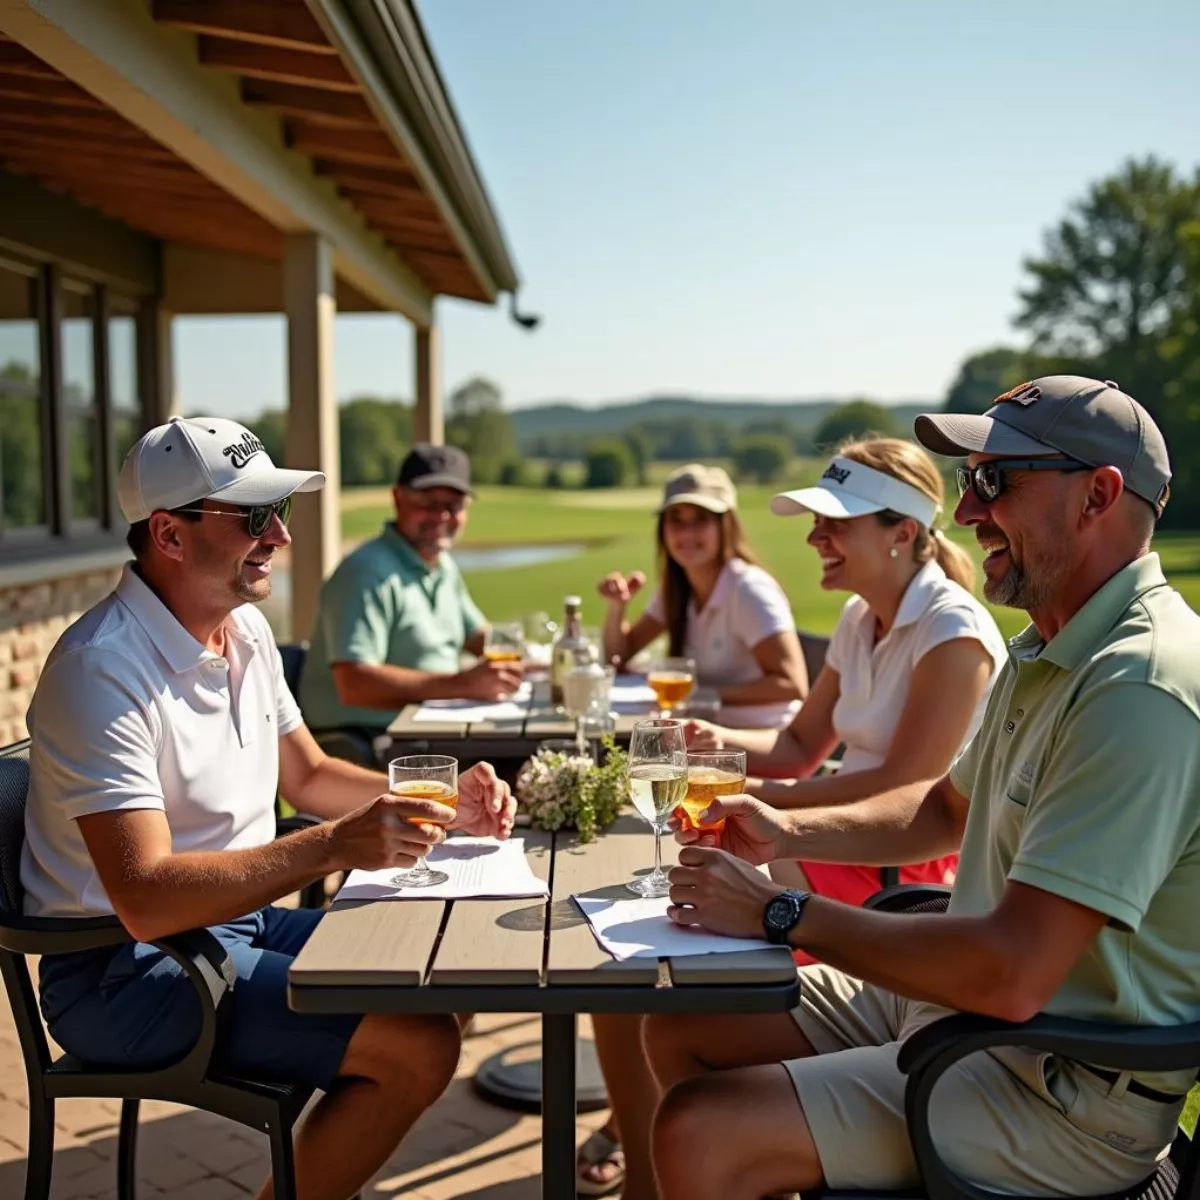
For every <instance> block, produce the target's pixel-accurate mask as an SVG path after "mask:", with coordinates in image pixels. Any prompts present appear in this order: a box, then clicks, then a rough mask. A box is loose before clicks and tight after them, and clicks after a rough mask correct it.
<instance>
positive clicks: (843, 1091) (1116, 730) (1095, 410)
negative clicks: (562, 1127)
mask: <svg viewBox="0 0 1200 1200" xmlns="http://www.w3.org/2000/svg"><path fill="white" fill-rule="evenodd" d="M916 432H917V437H918V438H919V440H920V441H922V442H923V443H924V444H925V445H926V446H927V447H929V448H930V449H931V450H934V451H936V452H938V453H941V454H946V455H953V456H966V457H967V465H966V467H965V468H963V469H961V470H960V473H959V480H960V489H961V490H962V499H961V501H960V502H959V505H958V508H957V511H956V513H955V519H956V520H957V521H958V523H959V524H961V525H966V526H970V527H973V528H974V530H975V534H976V537H977V538H978V540H979V543H980V545H981V546H982V547H983V549H984V550H985V551H986V552H987V557H986V559H985V561H984V567H983V569H984V573H985V575H986V579H987V582H986V584H985V586H984V592H985V594H986V595H987V597H988V598H989V599H990V600H992V601H993V602H995V603H1000V604H1006V605H1011V606H1013V607H1018V608H1023V609H1025V610H1027V611H1028V613H1029V616H1030V620H1031V622H1032V623H1031V625H1030V626H1029V628H1028V629H1026V631H1025V632H1024V633H1022V634H1021V635H1020V636H1019V637H1017V638H1015V639H1013V641H1012V642H1011V643H1010V662H1009V663H1008V664H1007V665H1006V667H1005V668H1004V671H1003V672H1002V674H1001V676H1000V678H999V680H998V681H997V684H996V686H995V688H994V690H993V692H992V696H991V699H990V702H989V706H988V710H987V715H986V717H985V720H984V723H983V726H982V728H981V729H980V732H979V734H978V735H977V737H976V738H975V740H974V741H973V742H972V743H971V744H970V745H969V746H968V748H967V749H966V750H965V751H964V753H963V755H962V757H961V758H960V759H959V760H958V762H957V763H956V764H955V765H954V767H953V768H952V769H951V771H950V773H949V775H948V776H947V777H946V778H944V779H941V780H939V781H937V782H934V783H932V784H925V785H918V786H916V787H913V788H909V789H903V790H899V791H895V792H890V793H887V794H884V795H881V796H877V797H874V798H872V799H870V800H866V801H862V802H860V803H854V804H847V805H843V806H841V807H837V808H826V809H800V810H792V811H788V812H777V811H775V810H773V809H770V808H768V807H767V806H766V805H765V804H762V803H761V802H759V801H756V800H752V799H751V798H750V797H748V796H739V797H730V798H726V799H723V800H719V801H716V802H714V804H713V806H712V808H711V809H710V811H709V814H708V819H709V820H710V821H712V820H715V819H717V818H719V817H725V818H726V823H725V826H724V829H723V831H722V832H721V834H720V835H719V846H718V845H717V839H716V838H714V836H713V835H711V834H701V835H696V834H691V835H682V834H681V835H680V838H681V840H684V841H688V842H689V843H691V844H688V845H686V846H685V847H684V848H683V849H682V850H681V851H680V864H681V865H680V866H679V867H677V868H676V869H675V870H673V871H672V872H671V883H672V890H671V900H672V908H671V909H670V916H671V918H672V919H673V920H675V921H676V922H678V923H680V924H684V925H693V924H700V925H704V926H706V927H708V928H710V929H712V930H715V931H717V932H720V933H725V934H730V935H740V936H752V935H756V934H757V935H758V936H764V935H765V936H766V937H767V938H768V939H769V940H772V941H776V942H779V943H782V944H789V945H792V946H794V947H800V948H803V949H804V950H807V951H809V952H810V953H811V954H813V955H815V956H817V957H818V958H819V959H821V960H822V961H821V963H820V964H819V965H816V966H813V967H806V968H803V969H802V970H801V1000H800V1005H799V1007H798V1008H797V1009H796V1010H795V1011H794V1012H793V1013H791V1014H780V1015H770V1016H763V1017H755V1018H713V1017H697V1018H686V1017H682V1018H681V1017H671V1018H669V1019H668V1018H650V1019H649V1021H648V1024H647V1028H646V1045H647V1048H648V1051H649V1054H650V1058H651V1062H652V1064H653V1065H654V1068H655V1072H656V1074H657V1076H658V1078H659V1080H660V1082H661V1083H662V1084H663V1085H664V1087H665V1088H666V1089H668V1090H667V1091H666V1095H665V1099H664V1100H663V1102H662V1105H661V1107H660V1108H659V1111H658V1116H657V1120H656V1124H655V1131H654V1136H655V1166H656V1170H657V1171H658V1173H659V1183H660V1189H661V1194H662V1198H663V1200H682V1198H683V1197H685V1196H686V1197H688V1200H705V1198H709V1197H711V1198H713V1200H715V1198H716V1197H721V1200H736V1198H745V1200H749V1198H750V1197H760V1196H765V1195H773V1194H776V1193H780V1192H790V1191H800V1192H804V1191H807V1190H809V1189H812V1188H815V1187H817V1186H820V1185H821V1184H822V1183H824V1184H826V1185H828V1186H830V1187H833V1188H838V1189H841V1188H846V1189H898V1188H907V1187H912V1186H915V1185H917V1183H918V1179H917V1173H916V1165H915V1162H914V1160H913V1155H912V1150H911V1147H910V1144H909V1140H908V1135H907V1130H906V1124H905V1116H904V1085H905V1077H904V1076H903V1075H902V1074H901V1072H900V1071H899V1070H898V1068H897V1066H896V1055H897V1052H898V1048H899V1046H900V1044H901V1043H902V1042H903V1041H904V1040H905V1038H907V1037H908V1036H909V1035H911V1034H912V1033H913V1032H914V1031H915V1030H917V1029H919V1028H921V1027H922V1026H923V1025H925V1024H928V1023H929V1022H930V1021H932V1020H935V1019H937V1018H938V1017H940V1016H944V1015H945V1014H946V1013H947V1012H948V1011H950V1010H962V1011H967V1012H977V1013H983V1014H986V1015H990V1016H995V1017H1000V1018H1005V1019H1009V1020H1013V1021H1021V1020H1025V1019H1027V1018H1029V1017H1031V1016H1033V1015H1034V1014H1035V1013H1038V1012H1042V1011H1045V1012H1049V1013H1053V1014H1056V1015H1060V1016H1069V1017H1076V1018H1083V1019H1088V1020H1097V1021H1112V1022H1120V1023H1127V1024H1130V1025H1176V1024H1182V1023H1184V1022H1190V1021H1195V1020H1197V1019H1200V940H1198V939H1197V937H1196V933H1195V917H1196V913H1197V911H1200V617H1197V615H1196V614H1195V613H1194V612H1192V610H1191V609H1190V608H1188V606H1187V605H1186V604H1185V603H1184V601H1183V599H1182V598H1181V597H1180V595H1179V594H1178V592H1176V591H1174V590H1173V589H1172V588H1171V587H1170V585H1169V584H1168V583H1167V581H1166V580H1165V578H1164V577H1163V573H1162V569H1161V567H1160V565H1159V560H1158V556H1157V555H1156V554H1153V553H1151V552H1150V540H1151V537H1152V534H1153V531H1154V525H1155V522H1156V520H1157V518H1158V517H1159V515H1160V514H1161V512H1162V509H1163V506H1164V505H1165V503H1166V500H1167V496H1168V483H1169V480H1170V465H1169V462H1168V458H1167V451H1166V445H1165V443H1164V441H1163V438H1162V435H1161V433H1160V432H1159V430H1158V428H1157V426H1156V425H1155V424H1154V422H1153V420H1152V419H1151V418H1150V416H1149V414H1148V413H1147V412H1146V411H1145V409H1143V408H1142V407H1141V406H1140V405H1138V404H1137V403H1136V402H1135V401H1134V400H1132V399H1131V398H1130V397H1129V396H1127V395H1125V394H1124V393H1122V392H1121V391H1120V390H1119V389H1118V387H1117V385H1116V384H1113V383H1106V382H1100V381H1098V380H1093V379H1084V378H1081V377H1078V376H1066V375H1060V376H1049V377H1046V378H1043V379H1038V380H1034V381H1033V382H1032V383H1028V384H1023V385H1022V386H1021V387H1019V388H1016V389H1014V390H1013V391H1012V392H1010V393H1007V394H1006V395H1004V396H1001V397H999V399H998V400H997V401H996V403H995V404H994V405H993V407H992V408H991V409H990V410H989V411H988V412H987V413H986V414H985V415H983V416H962V415H950V414H939V415H936V416H923V417H919V418H918V419H917V425H916ZM960 843H961V847H962V851H961V860H960V865H959V871H958V879H957V882H956V884H955V888H954V896H953V900H952V902H951V907H950V913H949V914H948V915H946V916H938V915H931V914H923V915H918V914H910V915H898V914H890V913H883V912H873V911H866V910H863V909H857V908H853V907H850V906H847V905H843V904H839V903H838V902H836V901H833V900H828V899H825V898H824V897H820V896H812V897H810V896H808V895H806V894H803V893H798V892H781V891H780V888H779V886H778V885H777V884H775V883H773V882H772V881H771V880H770V879H769V878H767V877H766V876H764V875H762V874H760V873H759V872H758V871H757V870H755V869H754V866H753V865H752V864H761V863H764V862H768V861H771V860H773V859H776V858H803V859H815V860H818V861H832V862H853V863H868V864H877V865H883V864H889V863H898V862H899V863H905V862H920V861H924V860H927V859H929V858H933V857H936V856H938V855H941V854H946V853H949V852H951V851H953V850H956V849H958V848H959V845H960ZM827 964H828V965H827ZM1194 1078H1195V1069H1194V1068H1193V1069H1190V1070H1188V1069H1181V1070H1175V1071H1164V1072H1157V1073H1149V1072H1147V1073H1137V1074H1131V1073H1129V1072H1121V1073H1118V1072H1115V1071H1113V1072H1110V1071H1105V1070H1102V1069H1099V1068H1096V1067H1094V1066H1089V1065H1085V1064H1084V1063H1081V1062H1077V1061H1074V1060H1070V1059H1064V1058H1062V1057H1060V1056H1057V1055H1048V1054H1040V1053H1037V1052H1035V1051H1032V1050H1029V1049H1026V1048H1023V1047H1008V1048H1004V1049H997V1050H994V1051H991V1052H985V1053H977V1054H975V1055H972V1056H970V1057H968V1058H966V1059H964V1060H961V1061H960V1062H959V1063H957V1064H956V1065H955V1066H953V1067H951V1068H950V1070H949V1071H948V1072H947V1073H946V1074H945V1075H944V1076H943V1077H942V1079H941V1080H940V1082H939V1084H938V1086H937V1089H936V1090H935V1092H934V1093H933V1098H932V1102H931V1103H932V1128H933V1130H934V1132H935V1138H936V1142H937V1145H938V1149H939V1150H940V1152H941V1154H942V1156H943V1158H944V1159H945V1160H946V1161H947V1163H948V1164H949V1166H950V1167H951V1168H952V1169H953V1170H954V1171H956V1172H957V1173H958V1174H959V1175H961V1176H963V1177H965V1178H966V1179H967V1180H969V1181H971V1182H973V1183H975V1184H978V1185H981V1186H984V1187H988V1188H990V1189H992V1190H995V1191H999V1192H1006V1193H1010V1194H1015V1195H1021V1196H1038V1195H1074V1196H1081V1195H1082V1196H1087V1195H1098V1194H1104V1193H1112V1192H1120V1191H1122V1190H1124V1189H1125V1188H1127V1187H1130V1186H1131V1185H1134V1184H1136V1183H1138V1182H1139V1181H1140V1180H1142V1179H1144V1178H1145V1177H1147V1176H1148V1175H1150V1174H1152V1173H1153V1171H1154V1169H1155V1164H1156V1161H1157V1160H1158V1159H1159V1158H1160V1157H1161V1156H1162V1155H1163V1154H1164V1153H1165V1151H1166V1148H1167V1147H1168V1146H1169V1144H1170V1142H1171V1140H1172V1138H1173V1135H1174V1132H1175V1127H1176V1122H1177V1119H1178V1116H1179V1113H1180V1110H1181V1108H1182V1106H1183V1101H1184V1094H1185V1093H1186V1092H1187V1089H1188V1087H1189V1085H1190V1083H1191V1081H1192V1080H1193V1079H1194ZM700 1145H703V1146H704V1153H703V1154H697V1153H696V1147H697V1146H700Z"/></svg>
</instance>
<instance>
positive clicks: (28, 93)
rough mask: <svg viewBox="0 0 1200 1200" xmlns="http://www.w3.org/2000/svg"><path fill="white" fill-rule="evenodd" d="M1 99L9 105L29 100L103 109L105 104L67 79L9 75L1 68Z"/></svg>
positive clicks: (53, 104) (37, 102)
mask: <svg viewBox="0 0 1200 1200" xmlns="http://www.w3.org/2000/svg"><path fill="white" fill-rule="evenodd" d="M0 99H2V100H3V105H2V106H0V107H4V106H7V105H8V103H9V101H11V100H29V101H32V102H34V103H36V104H48V105H52V106H54V107H56V108H74V109H93V110H103V108H104V105H103V104H102V103H101V102H100V101H99V100H97V99H96V97H95V96H93V95H92V94H91V93H90V92H85V91H84V90H83V88H78V87H75V85H74V84H70V83H67V82H66V81H65V80H56V79H43V78H38V77H35V76H31V75H8V74H5V73H4V72H3V71H2V70H0Z"/></svg>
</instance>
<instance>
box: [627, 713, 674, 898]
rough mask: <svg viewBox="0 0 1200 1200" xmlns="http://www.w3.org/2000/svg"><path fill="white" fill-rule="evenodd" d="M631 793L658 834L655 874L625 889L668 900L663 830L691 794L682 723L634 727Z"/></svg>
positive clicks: (646, 723) (657, 722) (660, 722)
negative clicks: (664, 897)
mask: <svg viewBox="0 0 1200 1200" xmlns="http://www.w3.org/2000/svg"><path fill="white" fill-rule="evenodd" d="M629 791H630V795H631V796H632V797H633V806H634V808H636V809H637V810H638V813H639V814H640V815H641V816H642V817H644V818H645V819H646V820H647V821H649V822H650V826H651V828H652V829H653V830H654V870H653V871H652V872H651V873H650V874H649V875H646V876H644V877H643V878H641V879H632V880H630V881H629V882H628V883H627V884H626V885H625V886H626V887H627V888H628V889H629V890H630V891H631V892H636V893H637V894H638V895H639V896H646V897H653V896H665V895H667V894H668V893H669V892H670V890H671V885H670V884H669V883H668V882H667V875H666V872H665V871H664V870H663V869H662V835H663V830H664V829H665V828H666V826H667V822H668V821H669V820H670V819H671V814H672V813H673V812H674V811H675V809H676V808H678V807H679V805H680V804H682V803H683V798H684V796H685V795H686V794H687V743H686V742H685V741H684V738H683V722H682V721H672V720H664V719H661V718H659V719H655V720H652V721H638V722H637V723H636V724H635V725H634V727H633V736H632V737H631V738H630V742H629Z"/></svg>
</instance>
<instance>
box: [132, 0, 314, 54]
mask: <svg viewBox="0 0 1200 1200" xmlns="http://www.w3.org/2000/svg"><path fill="white" fill-rule="evenodd" d="M154 19H155V20H156V21H157V22H158V23H159V24H160V25H169V26H171V27H172V28H174V29H186V30H188V31H189V32H191V33H201V34H210V35H213V36H216V37H223V38H230V39H233V40H236V41H242V42H248V43H251V44H253V45H258V46H277V47H279V48H280V49H283V50H301V51H305V52H307V53H309V54H336V53H337V51H336V50H335V49H334V48H333V47H332V46H331V45H330V44H329V40H328V39H327V38H326V37H325V34H324V33H323V32H322V31H321V27H320V25H318V24H317V22H316V21H315V20H314V19H313V16H312V14H311V13H310V12H309V11H308V9H307V8H306V7H305V6H304V4H303V3H300V4H282V3H280V0H154Z"/></svg>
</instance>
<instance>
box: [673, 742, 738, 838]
mask: <svg viewBox="0 0 1200 1200" xmlns="http://www.w3.org/2000/svg"><path fill="white" fill-rule="evenodd" d="M687 764H688V765H687V793H686V794H685V795H684V797H683V803H682V804H681V805H680V808H681V809H682V813H683V826H684V828H685V829H696V830H703V831H704V832H705V833H720V832H721V830H722V829H724V828H725V818H724V817H722V818H721V819H720V820H719V821H713V822H711V823H707V824H706V823H703V822H702V821H701V820H700V818H701V817H702V816H703V814H704V810H705V809H706V808H708V806H709V805H710V804H711V803H712V802H713V801H714V800H715V799H716V798H717V797H718V796H736V795H738V794H739V793H741V792H744V791H745V790H746V752H745V750H689V751H688V756H687Z"/></svg>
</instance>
